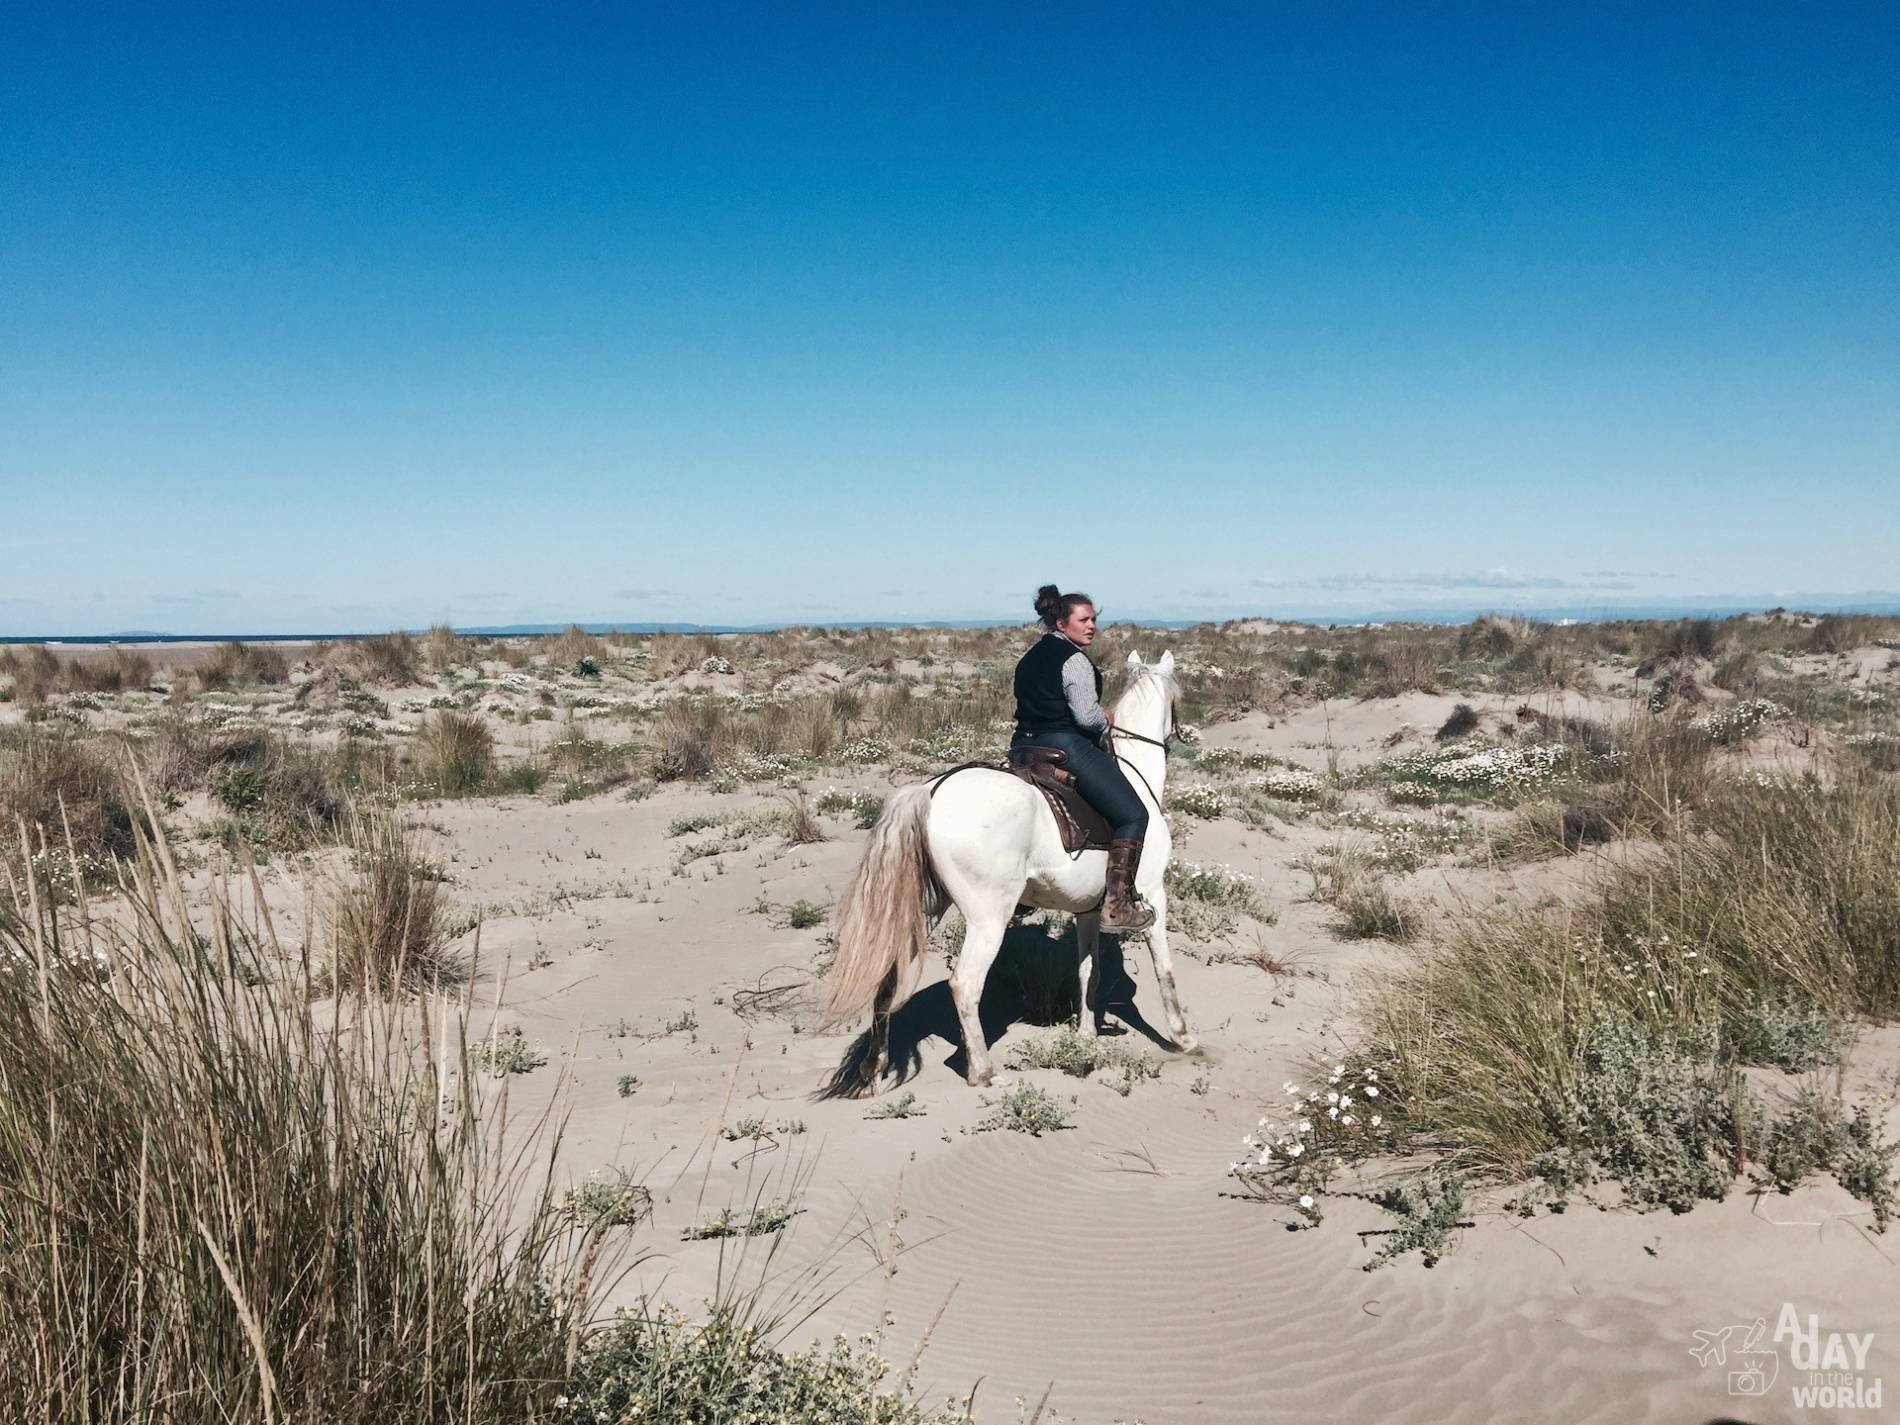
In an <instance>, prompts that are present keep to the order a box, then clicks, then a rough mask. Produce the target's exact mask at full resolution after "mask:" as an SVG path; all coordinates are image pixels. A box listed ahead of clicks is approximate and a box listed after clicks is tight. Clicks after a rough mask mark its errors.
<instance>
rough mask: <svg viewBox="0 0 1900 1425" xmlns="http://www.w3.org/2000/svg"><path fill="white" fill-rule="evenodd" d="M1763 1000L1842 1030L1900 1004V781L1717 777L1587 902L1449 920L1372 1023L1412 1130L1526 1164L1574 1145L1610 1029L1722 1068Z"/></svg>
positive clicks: (1475, 1153)
mask: <svg viewBox="0 0 1900 1425" xmlns="http://www.w3.org/2000/svg"><path fill="white" fill-rule="evenodd" d="M1769 1011H1772V1012H1774V1013H1777V1014H1781V1015H1783V1016H1784V1017H1785V1016H1787V1015H1789V1014H1793V1015H1795V1016H1796V1017H1797V1018H1799V1017H1801V1016H1806V1017H1808V1018H1809V1019H1814V1018H1816V1017H1818V1018H1819V1019H1820V1020H1821V1021H1823V1022H1825V1023H1826V1024H1830V1025H1835V1026H1844V1025H1847V1024H1849V1023H1850V1022H1852V1021H1854V1020H1856V1019H1858V1018H1860V1017H1864V1016H1874V1017H1887V1016H1891V1015H1893V1014H1894V1013H1895V1012H1896V1011H1900V783H1896V782H1895V781H1894V779H1892V778H1887V777H1877V776H1865V777H1848V778H1844V779H1842V780H1840V781H1838V782H1834V783H1825V782H1822V781H1821V780H1819V779H1818V778H1815V777H1812V776H1808V777H1801V778H1789V779H1761V780H1759V781H1757V780H1735V781H1732V782H1729V783H1726V784H1724V785H1723V786H1722V787H1721V788H1720V789H1719V790H1717V791H1716V792H1715V793H1714V794H1713V795H1711V796H1710V797H1709V799H1708V800H1707V801H1706V802H1705V803H1704V804H1703V805H1702V807H1701V808H1700V810H1699V813H1698V815H1697V816H1696V817H1695V818H1694V820H1693V822H1692V823H1690V822H1683V821H1680V820H1675V821H1672V822H1671V825H1670V827H1669V829H1667V830H1666V831H1665V832H1664V834H1663V839H1662V842H1661V844H1660V846H1659V847H1658V848H1657V850H1656V851H1655V853H1654V854H1648V855H1639V856H1635V857H1632V858H1630V859H1628V860H1627V861H1625V862H1623V863H1621V864H1619V865H1617V866H1615V867H1612V868H1610V869H1608V870H1606V871H1605V872H1604V873H1603V875H1602V877H1601V878H1600V880H1599V882H1598V884H1597V885H1596V887H1595V889H1594V890H1593V891H1592V892H1591V893H1590V894H1588V895H1587V896H1585V897H1583V898H1581V899H1580V900H1577V901H1574V902H1572V903H1570V904H1567V905H1562V906H1557V907H1540V908H1528V909H1527V908H1510V909H1505V910H1501V911H1489V912H1484V913H1479V914H1475V915H1473V916H1470V917H1467V918H1465V919H1463V920H1462V921H1460V922H1458V923H1456V924H1454V925H1453V926H1452V927H1451V928H1450V929H1449V930H1448V931H1447V933H1446V934H1445V936H1444V937H1443V938H1442V939H1440V940H1439V941H1438V942H1436V943H1435V944H1433V945H1432V946H1430V947H1429V948H1428V949H1426V950H1425V951H1423V952H1422V953H1421V954H1420V955H1419V956H1418V957H1417V958H1416V959H1415V960H1414V961H1413V962H1412V963H1411V964H1410V965H1409V966H1407V967H1406V968H1404V969H1403V970H1401V971H1399V972H1398V973H1396V974H1394V975H1392V976H1390V977H1388V978H1387V979H1386V980H1385V981H1384V982H1383V983H1382V985H1381V986H1380V987H1379V988H1378V989H1377V991H1376V992H1374V994H1373V995H1372V996H1371V998H1370V1000H1369V1003H1368V1005H1367V1018H1368V1023H1369V1026H1370V1029H1371V1035H1370V1043H1371V1046H1372V1048H1373V1051H1374V1052H1375V1053H1377V1054H1378V1055H1380V1056H1381V1057H1382V1058H1386V1059H1389V1060H1390V1061H1391V1063H1392V1064H1393V1066H1394V1070H1395V1077H1394V1083H1395V1085H1396V1086H1397V1087H1398V1088H1399V1089H1400V1091H1401V1095H1402V1098H1403V1100H1404V1102H1405V1103H1406V1105H1407V1111H1408V1119H1409V1122H1410V1124H1411V1126H1412V1128H1413V1129H1414V1130H1415V1131H1418V1132H1420V1133H1422V1134H1424V1135H1426V1136H1427V1137H1429V1138H1431V1139H1433V1140H1435V1141H1438V1142H1440V1143H1442V1144H1444V1145H1446V1146H1447V1147H1448V1148H1449V1149H1450V1150H1451V1151H1452V1152H1453V1153H1454V1154H1455V1156H1456V1157H1458V1158H1459V1159H1460V1160H1461V1161H1463V1162H1466V1163H1469V1164H1473V1165H1478V1166H1482V1167H1486V1168H1491V1169H1497V1170H1500V1171H1503V1172H1506V1173H1516V1174H1523V1173H1526V1172H1529V1171H1531V1169H1532V1165H1533V1164H1534V1163H1535V1162H1536V1160H1537V1159H1538V1158H1539V1157H1540V1155H1544V1154H1547V1153H1549V1152H1551V1151H1553V1150H1561V1149H1567V1148H1573V1147H1574V1146H1575V1145H1576V1142H1577V1139H1578V1134H1579V1128H1578V1119H1577V1112H1576V1109H1577V1105H1578V1104H1579V1103H1580V1102H1585V1101H1587V1099H1588V1098H1589V1094H1590V1090H1589V1087H1588V1084H1589V1080H1590V1076H1591V1075H1592V1074H1593V1073H1596V1072H1599V1071H1603V1070H1602V1066H1603V1065H1604V1064H1605V1063H1607V1062H1609V1061H1608V1060H1606V1059H1605V1058H1604V1056H1605V1054H1606V1053H1608V1052H1609V1051H1608V1050H1606V1049H1605V1047H1604V1046H1605V1043H1606V1041H1605V1040H1604V1037H1603V1036H1604V1035H1606V1034H1608V1035H1610V1036H1612V1039H1613V1041H1614V1042H1615V1043H1616V1044H1617V1045H1619V1046H1621V1047H1620V1048H1618V1049H1617V1051H1616V1052H1617V1053H1618V1054H1620V1055H1621V1059H1619V1060H1618V1061H1617V1062H1622V1061H1623V1060H1627V1059H1629V1058H1631V1057H1632V1056H1634V1055H1636V1054H1637V1053H1638V1050H1636V1049H1629V1048H1628V1044H1629V1042H1630V1036H1632V1035H1633V1036H1636V1038H1637V1039H1638V1040H1640V1041H1641V1045H1642V1046H1646V1047H1644V1048H1643V1049H1642V1052H1644V1053H1648V1054H1650V1056H1651V1058H1652V1059H1654V1060H1655V1061H1656V1062H1657V1063H1662V1062H1663V1061H1669V1062H1675V1061H1678V1060H1685V1059H1687V1060H1693V1061H1694V1062H1695V1063H1696V1064H1697V1065H1701V1066H1705V1067H1706V1070H1707V1072H1708V1073H1709V1074H1713V1075H1717V1076H1719V1075H1721V1074H1722V1073H1725V1072H1726V1068H1725V1066H1732V1065H1734V1064H1737V1063H1740V1062H1744V1061H1746V1060H1747V1059H1748V1058H1749V1057H1750V1055H1751V1054H1754V1053H1759V1052H1760V1050H1759V1049H1758V1048H1753V1049H1752V1048H1751V1046H1759V1045H1760V1044H1762V1043H1763V1042H1764V1036H1763V1032H1762V1029H1761V1025H1762V1022H1763V1016H1764V1014H1765V1013H1767V1012H1769ZM1768 1042H1774V1037H1773V1036H1770V1037H1769V1040H1768ZM1625 1050H1627V1051H1628V1052H1624V1051H1625ZM1697 1072H1698V1073H1701V1072H1703V1070H1702V1069H1698V1070H1697ZM1724 1091H1725V1090H1724Z"/></svg>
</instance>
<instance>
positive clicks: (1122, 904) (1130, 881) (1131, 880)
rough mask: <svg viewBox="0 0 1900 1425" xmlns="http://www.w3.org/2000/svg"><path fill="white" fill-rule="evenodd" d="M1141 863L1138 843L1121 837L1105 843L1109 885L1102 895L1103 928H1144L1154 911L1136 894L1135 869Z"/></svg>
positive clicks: (1151, 921) (1151, 919)
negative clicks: (1106, 846) (1106, 845)
mask: <svg viewBox="0 0 1900 1425" xmlns="http://www.w3.org/2000/svg"><path fill="white" fill-rule="evenodd" d="M1140 865H1141V843H1140V842H1139V841H1136V840H1134V839H1133V838H1129V837H1124V838H1122V839H1120V840H1117V841H1111V842H1109V843H1108V888H1107V892H1106V894H1104V895H1103V897H1102V929H1104V930H1146V929H1147V928H1148V927H1149V926H1151V925H1153V924H1154V923H1155V913H1154V911H1153V909H1152V908H1151V907H1149V906H1145V905H1143V904H1142V903H1141V902H1140V901H1139V900H1137V899H1136V898H1135V869H1136V867H1138V866H1140Z"/></svg>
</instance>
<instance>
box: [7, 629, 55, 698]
mask: <svg viewBox="0 0 1900 1425" xmlns="http://www.w3.org/2000/svg"><path fill="white" fill-rule="evenodd" d="M0 673H4V674H6V675H7V677H8V679H9V680H10V685H9V688H8V691H9V693H10V694H11V695H12V698H13V701H14V702H16V703H18V704H19V705H20V706H21V707H25V708H32V707H38V706H39V705H40V704H41V703H43V702H45V701H46V695H47V694H48V693H51V692H54V691H56V690H57V689H58V687H59V685H60V668H59V659H58V658H57V657H55V656H54V655H53V654H52V653H51V652H50V651H49V650H47V649H45V648H42V647H41V646H40V645H39V644H32V645H30V646H29V647H26V648H22V649H15V648H0Z"/></svg>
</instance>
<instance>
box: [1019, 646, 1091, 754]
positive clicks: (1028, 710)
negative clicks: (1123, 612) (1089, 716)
mask: <svg viewBox="0 0 1900 1425" xmlns="http://www.w3.org/2000/svg"><path fill="white" fill-rule="evenodd" d="M1081 652H1082V650H1081V649H1079V648H1077V647H1076V646H1075V645H1074V644H1073V643H1071V642H1069V640H1068V639H1066V638H1063V637H1062V636H1061V635H1060V634H1055V633H1045V634H1044V635H1043V636H1042V637H1041V638H1040V639H1038V640H1037V642H1036V645H1035V647H1033V648H1031V649H1030V650H1029V651H1028V652H1027V653H1025V654H1024V655H1023V656H1022V660H1021V661H1020V662H1019V663H1017V665H1016V730H1017V731H1018V732H1029V733H1036V732H1059V731H1060V732H1082V731H1084V730H1085V729H1083V728H1082V727H1081V726H1080V725H1078V724H1077V722H1076V720H1075V714H1074V713H1072V712H1070V711H1069V695H1068V694H1067V693H1065V692H1063V690H1062V665H1063V664H1064V663H1067V662H1068V661H1069V660H1070V659H1071V658H1073V657H1074V656H1075V655H1076V654H1077V653H1081ZM1087 656H1088V655H1087V654H1083V657H1085V658H1086V657H1087ZM1089 667H1090V669H1091V670H1093V671H1094V673H1095V696H1096V697H1097V698H1098V699H1099V698H1100V697H1101V696H1102V670H1101V669H1100V668H1097V667H1096V666H1095V664H1094V662H1093V661H1092V660H1091V661H1090V663H1089ZM1091 735H1093V734H1091Z"/></svg>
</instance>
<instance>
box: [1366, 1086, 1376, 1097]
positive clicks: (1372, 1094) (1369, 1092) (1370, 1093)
mask: <svg viewBox="0 0 1900 1425" xmlns="http://www.w3.org/2000/svg"><path fill="white" fill-rule="evenodd" d="M1378 1096H1379V1091H1378V1089H1376V1088H1368V1089H1367V1090H1366V1097H1367V1098H1377V1097H1378Z"/></svg>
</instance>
